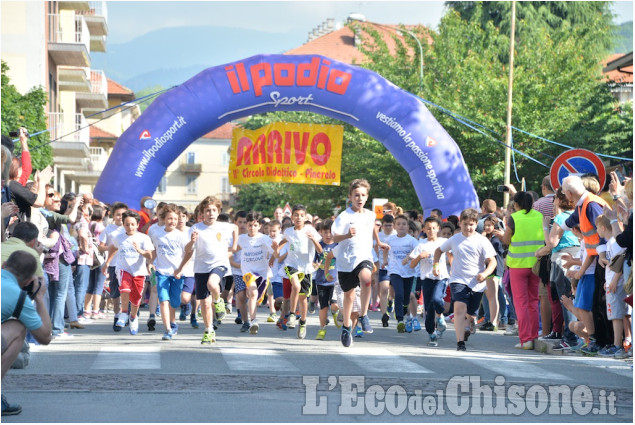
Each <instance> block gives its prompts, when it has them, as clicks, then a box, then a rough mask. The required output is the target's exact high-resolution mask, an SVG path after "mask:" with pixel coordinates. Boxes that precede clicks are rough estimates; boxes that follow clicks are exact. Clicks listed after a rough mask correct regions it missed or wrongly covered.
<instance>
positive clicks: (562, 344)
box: [551, 340, 571, 351]
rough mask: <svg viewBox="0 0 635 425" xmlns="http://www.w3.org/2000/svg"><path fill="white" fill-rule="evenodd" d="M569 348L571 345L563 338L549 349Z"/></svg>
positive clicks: (564, 349) (563, 349)
mask: <svg viewBox="0 0 635 425" xmlns="http://www.w3.org/2000/svg"><path fill="white" fill-rule="evenodd" d="M569 350H571V345H570V344H569V343H568V342H567V341H565V340H562V341H560V342H559V343H557V344H556V345H554V346H553V347H551V351H569Z"/></svg>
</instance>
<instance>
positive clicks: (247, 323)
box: [240, 320, 249, 333]
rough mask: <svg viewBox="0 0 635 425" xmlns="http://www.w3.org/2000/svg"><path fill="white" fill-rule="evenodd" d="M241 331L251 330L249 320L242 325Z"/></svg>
mask: <svg viewBox="0 0 635 425" xmlns="http://www.w3.org/2000/svg"><path fill="white" fill-rule="evenodd" d="M240 331H241V332H243V333H244V332H249V321H248V320H246V321H244V322H243V325H242V326H241V327H240Z"/></svg>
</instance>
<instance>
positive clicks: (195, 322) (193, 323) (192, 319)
mask: <svg viewBox="0 0 635 425" xmlns="http://www.w3.org/2000/svg"><path fill="white" fill-rule="evenodd" d="M190 325H192V327H193V328H194V329H198V320H196V316H194V315H192V317H190Z"/></svg>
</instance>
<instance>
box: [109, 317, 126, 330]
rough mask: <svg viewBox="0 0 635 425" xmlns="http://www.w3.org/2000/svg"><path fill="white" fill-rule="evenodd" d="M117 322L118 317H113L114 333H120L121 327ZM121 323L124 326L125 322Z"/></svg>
mask: <svg viewBox="0 0 635 425" xmlns="http://www.w3.org/2000/svg"><path fill="white" fill-rule="evenodd" d="M117 322H119V317H118V316H115V322H114V323H113V325H112V330H113V331H115V332H121V327H122V326H121V325H118V324H117ZM123 323H124V324H125V323H126V322H123Z"/></svg>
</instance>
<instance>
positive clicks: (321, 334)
mask: <svg viewBox="0 0 635 425" xmlns="http://www.w3.org/2000/svg"><path fill="white" fill-rule="evenodd" d="M325 337H326V328H324V329H320V330H319V331H318V333H317V336H316V337H315V339H317V340H319V341H323V340H324V338H325Z"/></svg>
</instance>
